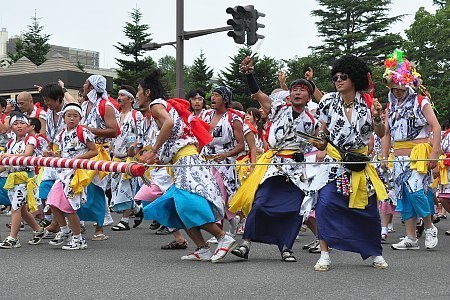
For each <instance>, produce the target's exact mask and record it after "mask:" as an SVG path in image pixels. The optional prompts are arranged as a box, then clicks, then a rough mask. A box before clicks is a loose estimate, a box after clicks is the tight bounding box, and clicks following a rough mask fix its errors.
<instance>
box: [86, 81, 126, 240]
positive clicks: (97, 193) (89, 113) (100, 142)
mask: <svg viewBox="0 0 450 300" xmlns="http://www.w3.org/2000/svg"><path fill="white" fill-rule="evenodd" d="M83 90H84V96H85V97H87V99H88V100H86V101H85V102H83V104H82V106H81V107H82V112H83V119H82V121H81V124H82V125H83V127H85V128H86V129H88V130H89V131H91V132H92V133H93V134H94V137H95V144H96V145H97V151H98V155H97V156H96V157H94V158H93V159H94V160H111V157H110V155H109V153H108V151H106V149H107V148H108V146H109V142H110V139H112V138H115V137H117V135H118V134H119V132H120V129H119V112H118V111H117V109H116V108H115V107H114V105H113V104H112V103H111V102H110V101H109V99H108V94H107V93H106V78H105V77H103V76H100V75H91V76H89V78H88V79H87V80H86V82H85V84H84V85H83ZM88 173H89V174H90V176H93V180H92V182H91V184H90V185H89V186H88V199H87V203H86V205H84V206H83V207H81V208H80V209H79V210H78V215H79V216H80V219H81V220H83V221H95V222H97V225H96V229H95V234H94V236H93V238H92V240H93V241H103V240H107V239H108V238H109V237H108V236H107V235H105V234H104V233H103V223H104V221H105V219H106V221H107V222H108V223H109V222H111V223H112V222H113V220H112V218H111V214H110V213H109V209H108V200H107V199H106V197H105V190H106V186H107V178H106V176H107V174H106V173H105V172H99V171H88Z"/></svg>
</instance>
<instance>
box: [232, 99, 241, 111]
mask: <svg viewBox="0 0 450 300" xmlns="http://www.w3.org/2000/svg"><path fill="white" fill-rule="evenodd" d="M230 106H231V108H232V109H236V110H240V111H243V110H244V106H242V103H240V102H237V101H231V105H230Z"/></svg>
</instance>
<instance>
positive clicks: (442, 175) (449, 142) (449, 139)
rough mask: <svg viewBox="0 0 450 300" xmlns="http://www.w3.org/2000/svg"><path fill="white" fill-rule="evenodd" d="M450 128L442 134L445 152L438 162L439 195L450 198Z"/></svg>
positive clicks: (442, 146) (442, 145)
mask: <svg viewBox="0 0 450 300" xmlns="http://www.w3.org/2000/svg"><path fill="white" fill-rule="evenodd" d="M449 133H450V130H449V129H447V130H446V131H445V132H443V134H442V140H441V148H442V152H444V154H443V155H442V156H441V157H440V158H441V159H443V160H440V161H439V162H438V168H439V179H438V180H439V186H438V189H437V191H438V197H439V198H446V199H450V173H449V166H450V160H449V159H448V158H450V134H449Z"/></svg>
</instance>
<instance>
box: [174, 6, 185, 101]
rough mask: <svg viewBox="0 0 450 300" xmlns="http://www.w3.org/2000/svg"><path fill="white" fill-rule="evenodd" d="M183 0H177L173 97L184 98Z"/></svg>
mask: <svg viewBox="0 0 450 300" xmlns="http://www.w3.org/2000/svg"><path fill="white" fill-rule="evenodd" d="M183 32H184V0H177V40H176V47H177V54H176V71H175V72H176V73H175V78H176V79H175V80H176V85H175V97H177V98H184V41H183Z"/></svg>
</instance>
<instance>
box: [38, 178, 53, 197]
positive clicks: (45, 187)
mask: <svg viewBox="0 0 450 300" xmlns="http://www.w3.org/2000/svg"><path fill="white" fill-rule="evenodd" d="M54 184H55V180H43V181H42V182H41V184H39V199H41V200H46V199H47V196H48V193H49V192H50V190H51V189H52V186H53V185H54Z"/></svg>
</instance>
